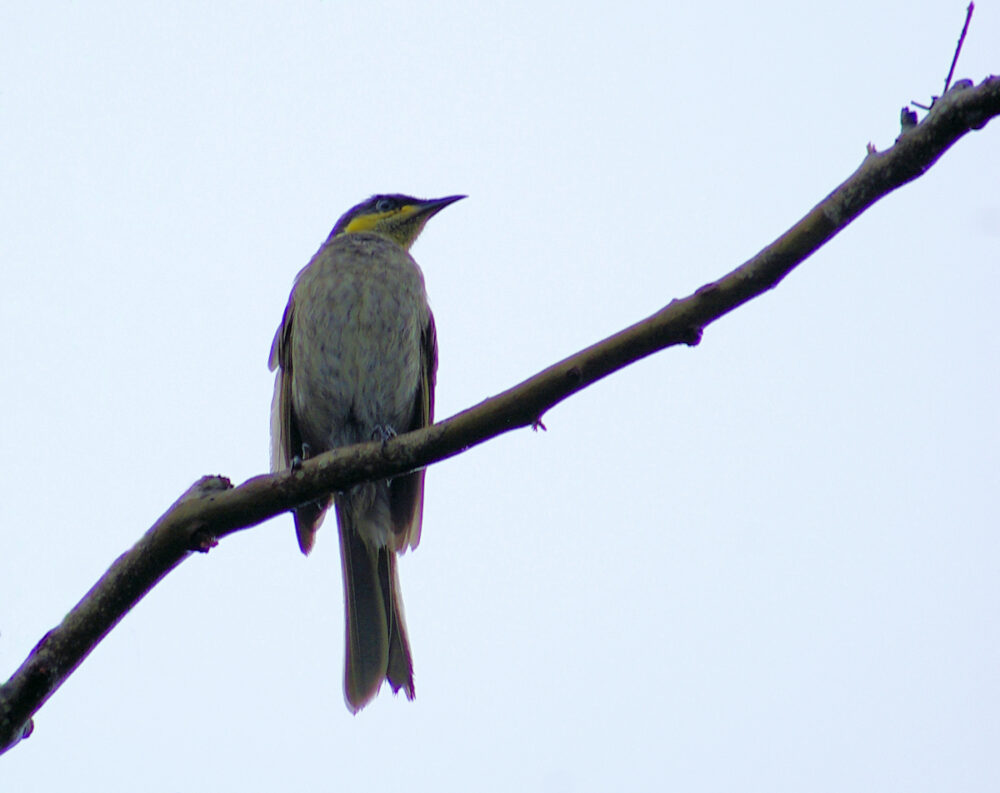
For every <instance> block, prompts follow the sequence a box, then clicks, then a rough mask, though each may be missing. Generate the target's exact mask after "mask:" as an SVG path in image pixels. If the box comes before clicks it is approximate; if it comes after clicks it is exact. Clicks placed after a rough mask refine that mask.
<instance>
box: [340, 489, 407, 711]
mask: <svg viewBox="0 0 1000 793" xmlns="http://www.w3.org/2000/svg"><path fill="white" fill-rule="evenodd" d="M380 485H381V486H382V487H385V484H384V483H380ZM335 500H336V505H337V528H338V529H339V534H340V558H341V563H342V565H343V568H344V610H345V614H346V617H345V629H346V633H347V661H346V664H345V669H344V697H345V699H346V700H347V706H348V708H350V710H351V712H353V713H357V711H359V710H360V709H361V708H362V707H364V705H365V704H367V703H368V701H369V700H371V699H372V697H374V696H375V694H376V693H378V690H379V688H380V687H381V685H382V681H383V680H388V681H389V684H390V685H391V686H392V689H393V691H399V690H400V689H402V690H403V691H404V692H405V693H406V696H407V698H408V699H413V693H414V692H413V659H412V657H411V655H410V642H409V639H408V638H407V635H406V621H405V619H404V616H403V600H402V596H401V595H400V590H399V576H398V575H397V572H396V553H395V551H394V550H393V549H392V548H391V547H389V546H387V545H384V544H378V543H377V541H372V540H373V539H374V538H369V537H368V536H367V535H368V534H370V532H368V531H364V532H363V531H361V530H360V528H361V527H360V525H359V523H360V522H361V521H359V515H358V514H357V513H358V512H359V508H360V509H363V507H362V506H361V504H359V503H357V502H355V501H354V500H353V499H352V498H351V494H348V495H346V496H345V495H337V496H336V499H335ZM362 501H363V499H362ZM368 517H369V516H368V515H365V516H364V517H362V518H361V520H362V521H363V520H365V519H366V518H368Z"/></svg>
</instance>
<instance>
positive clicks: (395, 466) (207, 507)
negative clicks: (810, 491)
mask: <svg viewBox="0 0 1000 793" xmlns="http://www.w3.org/2000/svg"><path fill="white" fill-rule="evenodd" d="M997 115H1000V77H989V78H987V79H986V80H984V81H983V82H982V83H981V84H980V85H978V86H975V87H973V85H972V83H971V82H970V81H967V80H966V81H959V82H958V83H956V84H955V85H954V86H953V87H952V88H951V89H950V90H949V91H948V92H947V93H946V94H945V95H944V96H943V97H941V98H940V99H938V100H937V101H936V102H935V103H934V105H933V106H932V107H931V109H930V112H929V113H928V114H927V116H926V117H925V118H924V119H923V121H921V122H920V123H919V124H917V123H916V122H915V119H914V117H913V115H912V114H911V113H910V112H909V111H908V110H907V109H904V113H903V132H902V134H901V135H900V136H899V138H897V140H896V142H895V144H894V145H893V146H892V148H890V149H889V150H887V151H885V152H881V153H879V152H876V151H875V150H874V149H873V148H872V147H871V146H869V151H868V155H867V156H866V157H865V159H864V161H863V162H862V163H861V166H860V167H859V168H858V169H857V171H855V172H854V173H853V174H852V175H851V176H850V177H849V178H848V179H847V180H846V181H844V182H843V183H842V184H841V185H840V186H838V187H837V188H836V189H835V190H833V192H831V193H830V194H829V195H828V196H827V197H826V198H824V199H823V200H822V201H821V202H820V203H819V204H817V205H816V206H815V207H813V209H811V210H810V211H809V212H808V213H807V214H806V215H805V217H803V218H802V219H801V220H800V221H799V222H798V223H796V224H795V225H794V226H792V228H790V229H789V230H788V231H787V232H785V233H784V234H783V235H782V236H781V237H779V238H778V239H777V240H775V241H774V242H773V243H771V244H770V245H768V246H767V247H766V248H764V249H763V250H762V251H761V252H760V253H758V254H757V255H756V256H754V257H753V258H752V259H750V260H749V261H747V262H745V263H744V264H742V265H741V266H740V267H738V268H736V269H735V270H733V271H732V272H730V273H729V274H727V275H725V276H723V277H722V278H720V279H719V280H717V281H715V282H713V283H710V284H706V285H705V286H703V287H701V288H700V289H698V290H697V291H696V292H695V293H694V294H693V295H690V296H688V297H686V298H683V299H680V300H673V301H671V302H670V303H669V304H668V305H666V306H665V307H664V308H662V309H661V310H660V311H658V312H656V313H655V314H653V315H652V316H650V317H648V318H647V319H645V320H642V321H641V322H638V323H636V324H635V325H632V326H631V327H628V328H626V329H624V330H622V331H620V332H619V333H616V334H615V335H613V336H611V337H609V338H607V339H605V340H603V341H601V342H598V343H597V344H594V345H592V346H590V347H588V348H586V349H585V350H581V351H580V352H578V353H576V354H575V355H571V356H570V357H568V358H566V359H564V360H562V361H560V362H559V363H556V364H554V365H553V366H550V367H549V368H547V369H545V370H544V371H542V372H539V373H538V374H536V375H534V376H533V377H531V378H529V379H528V380H525V381H524V382H523V383H521V384H520V385H517V386H515V387H513V388H511V389H509V390H507V391H504V392H503V393H501V394H499V395H497V396H495V397H492V398H490V399H487V400H485V401H484V402H481V403H480V404H478V405H476V406H475V407H472V408H469V409H468V410H465V411H463V412H461V413H458V414H457V415H455V416H453V417H451V418H449V419H447V420H446V421H442V422H439V423H437V424H434V425H433V426H430V427H426V428H424V429H422V430H418V431H416V432H411V433H408V434H406V435H401V436H399V437H397V438H393V439H391V440H389V441H387V442H385V443H377V442H375V443H366V444H361V445H358V446H352V447H349V448H344V449H339V450H336V451H333V452H329V453H326V454H323V455H320V456H318V457H316V458H313V459H310V460H308V461H307V462H305V463H304V464H303V465H302V467H301V468H300V469H298V470H295V471H284V472H281V473H277V474H271V475H264V476H257V477H254V478H252V479H249V480H248V481H246V482H245V483H243V484H242V485H240V486H239V487H233V486H232V485H231V483H230V482H229V480H228V479H226V478H224V477H221V476H211V477H204V478H203V479H201V480H199V481H198V482H196V483H195V484H194V485H192V486H191V488H190V489H189V490H188V491H187V492H186V493H184V494H183V495H182V496H181V497H180V498H179V499H178V500H177V501H176V502H175V503H174V504H173V505H172V506H171V507H170V508H169V509H168V510H167V511H166V513H164V515H163V516H162V517H161V518H160V519H159V520H158V521H157V522H156V523H155V524H154V525H153V526H152V527H151V528H150V529H149V530H148V531H147V532H146V533H145V534H144V535H143V537H142V538H141V539H140V540H139V542H137V543H136V544H135V545H134V546H133V547H132V548H131V549H130V550H128V551H126V552H125V553H124V554H122V556H120V557H119V558H118V559H117V560H116V561H115V562H114V564H112V565H111V567H110V568H109V569H108V571H107V572H106V573H105V574H104V575H103V576H102V577H101V579H100V580H99V581H98V582H97V583H96V584H95V585H94V586H93V587H92V588H91V590H90V591H89V592H88V593H87V594H86V595H84V597H83V599H82V600H81V601H80V602H79V603H78V604H77V605H76V606H75V607H74V608H73V610H72V611H70V612H69V614H67V615H66V617H65V619H64V620H63V621H62V622H61V623H60V624H59V625H58V626H57V627H56V628H54V629H53V630H51V631H49V632H48V633H47V634H46V635H45V636H44V637H43V638H42V640H41V641H40V642H39V643H38V644H37V645H36V646H35V648H34V649H33V650H32V651H31V653H30V654H29V656H28V658H27V659H26V660H25V661H24V663H23V664H22V665H21V666H20V668H18V670H17V671H16V672H15V673H14V674H13V675H12V676H11V678H10V679H9V680H8V681H7V682H6V683H5V684H4V685H3V686H0V752H3V751H6V750H7V749H9V748H10V747H11V746H13V745H14V744H16V743H17V742H18V741H20V740H21V739H22V738H25V737H27V736H28V735H30V734H31V731H32V729H33V722H32V716H33V715H34V714H35V713H36V712H37V711H38V709H39V708H41V706H42V705H43V704H44V703H45V702H46V700H48V698H49V697H50V696H51V695H52V694H53V693H54V692H55V691H56V689H57V688H58V687H59V686H60V685H61V684H62V683H63V681H64V680H65V679H66V678H67V677H68V676H69V675H70V674H72V672H73V671H74V670H75V669H76V667H77V666H79V665H80V663H81V662H82V661H83V659H84V658H86V657H87V655H88V654H89V653H90V651H91V650H93V649H94V647H96V646H97V644H98V643H99V642H100V641H101V639H103V638H104V636H106V635H107V634H108V633H109V632H110V631H111V630H112V629H113V628H114V627H115V625H117V624H118V622H119V621H120V620H121V619H122V618H123V617H124V616H125V614H127V613H128V611H129V610H130V609H131V608H132V607H133V606H134V605H135V604H136V603H138V602H139V600H141V599H142V598H143V597H144V596H145V594H146V593H147V592H149V591H150V590H151V589H152V588H153V587H154V586H155V585H156V584H157V582H159V581H160V579H162V578H163V577H164V576H165V575H167V574H168V573H169V572H170V571H171V570H173V569H174V568H175V567H176V566H177V565H179V564H180V563H181V562H182V561H183V560H184V559H185V558H187V557H188V556H189V555H190V554H191V553H194V552H198V551H201V552H205V551H208V550H209V549H210V548H211V547H213V546H214V545H215V544H216V543H217V542H218V540H219V539H221V538H223V537H225V536H227V535H229V534H232V533H233V532H236V531H239V530H241V529H245V528H249V527H251V526H255V525H257V524H258V523H261V522H263V521H265V520H268V519H269V518H272V517H274V516H275V515H278V514H280V513H282V512H285V511H287V510H288V509H291V508H292V507H294V506H296V505H297V504H301V503H304V502H306V501H309V500H311V499H313V498H315V497H316V496H318V495H320V494H323V493H329V492H331V491H335V490H343V489H345V488H347V487H350V486H351V485H354V484H357V483H359V482H363V481H367V480H370V479H381V478H384V477H388V476H395V475H398V474H401V473H405V472H407V471H412V470H414V469H417V468H420V467H423V466H426V465H430V464H431V463H434V462H437V461H439V460H444V459H447V458H449V457H452V456H454V455H457V454H460V453H461V452H463V451H465V450H466V449H468V448H470V447H472V446H475V445H478V444H480V443H483V442H484V441H486V440H489V439H490V438H493V437H496V436H498V435H501V434H503V433H505V432H509V431H510V430H514V429H519V428H522V427H534V428H538V427H540V426H543V425H542V423H541V419H542V416H543V414H544V413H545V411H547V410H548V409H549V408H551V407H553V406H554V405H556V404H558V403H559V402H561V401H563V400H564V399H566V398H567V397H569V396H571V395H572V394H575V393H576V392H577V391H580V390H582V389H584V388H586V387H587V386H589V385H591V384H592V383H594V382H596V381H598V380H600V379H602V378H604V377H607V376H608V375H610V374H612V373H613V372H616V371H617V370H619V369H621V368H623V367H625V366H628V365H629V364H631V363H634V362H636V361H638V360H640V359H642V358H644V357H646V356H647V355H650V354H652V353H654V352H658V351H660V350H663V349H666V348H667V347H671V346H673V345H676V344H687V345H696V344H698V342H699V341H700V339H701V335H702V332H703V330H704V328H705V327H707V326H708V325H709V324H710V323H712V322H714V321H716V320H717V319H719V318H721V317H723V316H725V315H726V314H728V313H729V312H730V311H732V310H733V309H735V308H737V307H738V306H740V305H742V304H743V303H745V302H747V301H749V300H751V299H753V298H755V297H757V296H759V295H762V294H764V293H765V292H767V291H768V290H770V289H773V288H774V287H775V286H777V285H778V283H780V282H781V280H782V279H783V278H784V277H785V276H786V275H788V274H789V273H790V272H791V271H792V270H793V269H794V268H795V267H796V266H798V265H799V264H800V263H802V262H803V261H805V259H807V258H808V257H809V256H810V255H811V254H812V253H814V252H815V251H816V250H818V249H819V248H820V247H821V246H822V245H824V244H825V243H826V242H827V241H828V240H830V239H831V238H832V237H834V236H835V235H836V234H838V233H839V232H840V231H841V230H842V229H844V228H845V227H846V226H847V225H848V224H849V223H850V222H851V221H852V220H853V219H854V218H856V217H857V216H858V215H860V214H861V213H862V212H863V211H865V210H866V209H867V208H868V207H870V206H872V205H873V204H874V203H875V202H876V201H878V200H879V199H880V198H882V197H883V196H886V195H888V194H889V193H890V192H892V191H893V190H895V189H896V188H898V187H900V186H902V185H904V184H906V183H907V182H909V181H911V180H913V179H915V178H917V177H918V176H920V175H922V174H923V173H925V172H926V171H927V170H928V169H929V168H930V167H931V166H932V165H933V164H934V163H935V162H936V161H937V160H938V158H939V157H941V155H942V154H944V152H945V151H947V150H948V149H949V148H950V147H951V146H952V145H953V144H954V143H955V142H956V141H958V140H959V138H961V137H962V136H963V135H965V134H966V133H967V132H969V131H970V130H974V129H980V128H982V127H983V126H985V124H986V123H987V122H988V121H989V120H990V119H991V118H993V117H995V116H997Z"/></svg>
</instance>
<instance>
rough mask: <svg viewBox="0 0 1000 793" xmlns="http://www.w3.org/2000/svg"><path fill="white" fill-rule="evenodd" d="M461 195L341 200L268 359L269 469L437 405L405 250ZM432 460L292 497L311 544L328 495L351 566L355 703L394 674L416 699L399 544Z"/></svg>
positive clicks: (399, 429)
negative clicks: (335, 489) (271, 382)
mask: <svg viewBox="0 0 1000 793" xmlns="http://www.w3.org/2000/svg"><path fill="white" fill-rule="evenodd" d="M459 198H462V196H452V197H449V198H445V199H439V200H436V201H420V200H418V199H414V198H410V197H407V196H401V195H391V196H374V197H373V198H371V199H369V200H368V201H366V202H363V203H362V204H359V205H358V206H356V207H354V208H353V209H351V210H350V211H349V212H347V213H346V214H345V215H344V216H343V217H342V218H341V219H340V220H339V221H338V222H337V224H336V226H334V229H333V231H332V232H331V233H330V236H329V237H328V238H327V240H326V242H325V243H324V244H323V246H322V247H321V248H320V249H319V251H318V252H317V253H316V255H315V256H314V257H313V258H312V260H311V261H310V262H309V264H308V265H306V267H305V268H304V269H303V270H302V271H301V272H300V273H299V274H298V276H297V277H296V279H295V285H294V286H293V288H292V294H291V297H290V298H289V302H288V306H287V307H286V309H285V313H284V316H283V318H282V321H281V325H280V326H279V328H278V331H277V333H276V334H275V337H274V343H273V344H272V346H271V356H270V361H269V365H270V368H271V369H277V370H278V371H277V376H276V379H275V390H274V400H273V402H272V407H271V468H272V470H281V469H284V468H288V467H290V466H291V465H292V462H293V460H294V459H295V458H296V457H299V458H302V459H305V458H308V457H310V456H315V455H317V454H320V453H322V452H325V451H328V450H330V449H334V448H337V447H340V446H347V445H350V444H354V443H363V442H367V441H371V440H379V439H383V440H384V439H386V438H388V437H391V436H392V435H394V434H401V433H404V432H408V431H409V430H412V429H416V428H419V427H422V426H425V425H427V424H429V423H431V422H432V421H433V417H434V384H435V373H436V369H437V339H436V333H435V328H434V318H433V315H432V314H431V311H430V307H429V306H428V303H427V294H426V291H425V289H424V280H423V275H422V273H421V271H420V268H419V267H418V266H417V264H416V262H415V261H414V260H413V258H412V257H411V256H410V254H409V253H408V252H407V250H408V248H409V247H410V245H411V244H412V243H413V241H414V240H415V239H416V237H417V235H419V233H420V231H421V229H422V228H423V225H424V223H426V221H427V220H428V219H429V218H430V217H431V216H433V215H434V214H435V213H436V212H438V211H440V210H441V209H443V208H444V207H445V206H447V205H448V204H450V203H453V202H454V201H457V200H458V199H459ZM423 486H424V472H423V471H422V470H421V471H417V472H414V473H411V474H407V475H405V476H400V477H396V478H394V479H392V480H383V481H379V482H371V483H366V484H363V485H359V486H357V487H354V488H352V489H351V490H349V491H347V492H344V493H336V494H333V495H332V496H331V497H329V498H326V499H322V500H320V501H317V502H312V503H309V504H304V505H301V506H300V507H298V508H297V509H296V510H295V529H296V533H297V535H298V540H299V547H300V548H301V549H302V552H303V553H308V552H309V551H310V549H311V548H312V545H313V542H314V540H315V534H316V531H317V530H318V529H319V526H320V524H321V523H322V521H323V517H324V513H325V511H326V509H327V508H328V507H329V506H330V502H331V500H332V501H333V503H334V505H335V507H336V512H337V526H338V530H339V534H340V543H341V562H342V567H343V575H344V601H345V614H346V633H347V657H346V663H345V676H344V693H345V698H346V700H347V704H348V707H349V708H350V709H351V711H352V712H356V711H357V710H358V709H360V708H361V707H362V706H364V705H365V704H366V703H367V702H368V701H369V700H370V699H371V698H372V697H374V696H375V694H376V693H377V692H378V689H379V687H380V686H381V684H382V681H383V680H385V679H388V680H389V683H390V685H391V686H392V688H393V690H394V691H399V690H400V689H402V690H403V691H404V692H405V693H406V695H407V697H408V698H410V699H412V698H413V695H414V689H413V663H412V658H411V654H410V646H409V639H408V637H407V633H406V623H405V620H404V617H403V604H402V598H401V596H400V591H399V578H398V575H397V572H396V554H397V553H402V552H403V551H405V550H406V549H407V548H415V547H416V546H417V543H418V542H419V540H420V524H421V516H422V511H423Z"/></svg>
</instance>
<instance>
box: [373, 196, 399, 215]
mask: <svg viewBox="0 0 1000 793" xmlns="http://www.w3.org/2000/svg"><path fill="white" fill-rule="evenodd" d="M395 207H396V202H395V201H393V200H392V199H391V198H380V199H379V200H378V201H376V202H375V211H376V212H388V211H389V210H390V209H395Z"/></svg>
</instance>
